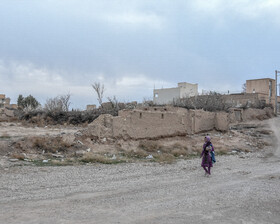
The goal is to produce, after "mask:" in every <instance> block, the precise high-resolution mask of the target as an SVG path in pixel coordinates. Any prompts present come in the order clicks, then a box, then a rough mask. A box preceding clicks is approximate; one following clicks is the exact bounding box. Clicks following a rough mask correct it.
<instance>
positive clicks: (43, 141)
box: [32, 137, 71, 153]
mask: <svg viewBox="0 0 280 224" xmlns="http://www.w3.org/2000/svg"><path fill="white" fill-rule="evenodd" d="M32 146H33V148H35V149H39V150H44V151H45V152H46V153H48V152H50V153H55V152H65V151H67V149H68V148H70V147H71V145H70V144H68V143H66V142H64V141H63V140H62V138H61V137H53V138H50V137H47V138H46V137H34V138H32Z"/></svg>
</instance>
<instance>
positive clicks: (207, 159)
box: [200, 136, 214, 176]
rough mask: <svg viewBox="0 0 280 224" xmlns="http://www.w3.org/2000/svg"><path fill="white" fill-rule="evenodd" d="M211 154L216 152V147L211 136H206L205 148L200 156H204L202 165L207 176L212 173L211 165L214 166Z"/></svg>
mask: <svg viewBox="0 0 280 224" xmlns="http://www.w3.org/2000/svg"><path fill="white" fill-rule="evenodd" d="M211 154H214V147H213V145H212V143H211V138H210V136H206V137H205V138H204V145H203V150H202V152H201V155H200V158H201V157H202V162H201V166H202V167H203V169H204V170H205V176H206V175H211V172H210V170H211V167H213V164H212V156H211ZM207 168H208V169H207Z"/></svg>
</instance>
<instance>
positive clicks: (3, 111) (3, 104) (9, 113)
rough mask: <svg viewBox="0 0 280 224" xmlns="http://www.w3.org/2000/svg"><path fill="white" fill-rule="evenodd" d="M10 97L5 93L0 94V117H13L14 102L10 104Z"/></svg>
mask: <svg viewBox="0 0 280 224" xmlns="http://www.w3.org/2000/svg"><path fill="white" fill-rule="evenodd" d="M10 102H11V99H10V98H6V96H5V94H0V118H6V117H13V116H14V110H15V109H17V105H16V104H10Z"/></svg>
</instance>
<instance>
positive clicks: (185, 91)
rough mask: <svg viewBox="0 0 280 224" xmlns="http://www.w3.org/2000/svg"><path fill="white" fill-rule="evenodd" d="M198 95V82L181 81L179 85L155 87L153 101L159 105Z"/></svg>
mask: <svg viewBox="0 0 280 224" xmlns="http://www.w3.org/2000/svg"><path fill="white" fill-rule="evenodd" d="M196 95H198V84H191V83H187V82H179V83H178V87H175V88H162V89H154V97H153V103H154V104H157V105H163V104H171V103H172V102H173V101H174V100H176V99H182V98H186V97H192V96H196Z"/></svg>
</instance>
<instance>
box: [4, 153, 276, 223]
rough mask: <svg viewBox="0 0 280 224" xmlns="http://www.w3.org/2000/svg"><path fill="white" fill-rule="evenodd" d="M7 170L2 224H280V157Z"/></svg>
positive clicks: (254, 155)
mask: <svg viewBox="0 0 280 224" xmlns="http://www.w3.org/2000/svg"><path fill="white" fill-rule="evenodd" d="M199 164H200V160H199V159H193V160H181V161H178V162H177V163H175V164H170V165H160V164H157V163H148V164H144V163H135V164H119V165H91V166H69V167H31V166H25V167H10V168H6V169H1V170H0V174H1V175H0V195H1V198H0V210H1V212H0V223H6V224H8V223H34V224H35V223H36V224H37V223H209V222H211V223H280V159H279V158H278V157H274V156H272V157H271V154H269V156H267V152H265V153H260V152H259V153H248V154H239V155H231V156H218V157H217V163H216V164H215V167H214V169H213V173H212V176H211V177H210V178H207V177H204V174H203V172H202V169H201V167H200V166H199Z"/></svg>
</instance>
